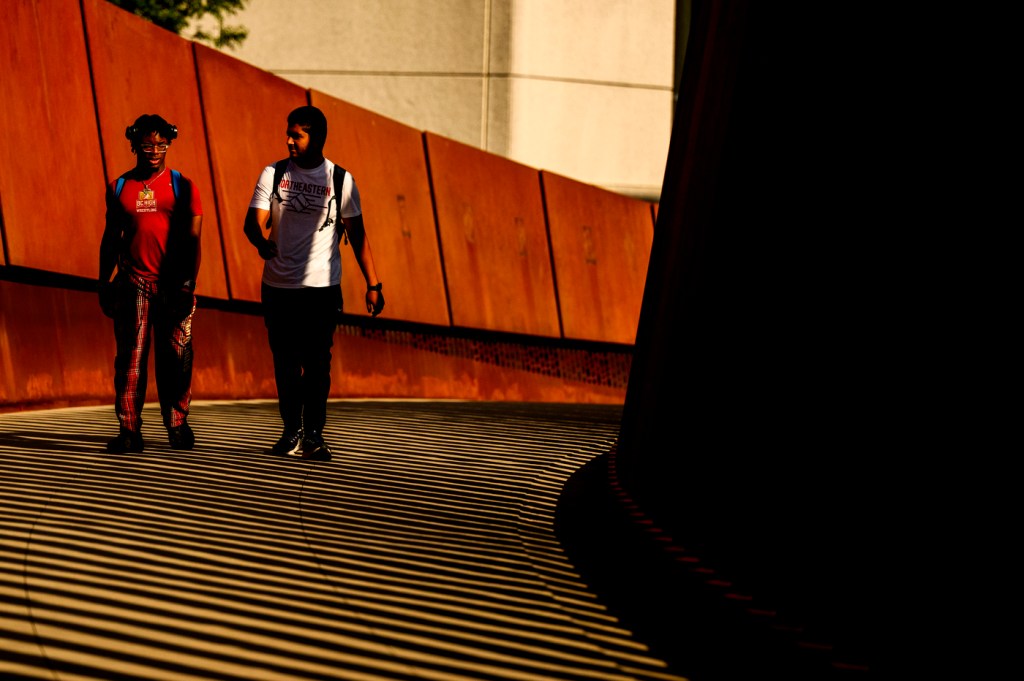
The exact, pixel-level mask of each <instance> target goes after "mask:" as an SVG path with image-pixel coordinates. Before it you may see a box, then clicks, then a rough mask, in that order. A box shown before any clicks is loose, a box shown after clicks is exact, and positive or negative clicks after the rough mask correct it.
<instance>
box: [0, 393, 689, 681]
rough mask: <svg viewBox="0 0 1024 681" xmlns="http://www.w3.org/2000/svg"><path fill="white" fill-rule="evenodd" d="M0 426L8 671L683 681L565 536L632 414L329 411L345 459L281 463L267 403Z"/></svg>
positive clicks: (1, 584) (461, 407) (96, 413)
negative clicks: (577, 492)
mask: <svg viewBox="0 0 1024 681" xmlns="http://www.w3.org/2000/svg"><path fill="white" fill-rule="evenodd" d="M144 418H145V420H146V421H145V425H144V426H143V434H144V436H145V437H146V441H147V448H146V451H145V452H144V453H142V454H131V455H111V454H107V453H106V452H105V451H104V444H105V443H106V441H107V439H109V438H110V437H111V436H112V435H113V434H114V433H115V432H116V430H117V427H116V421H115V418H114V414H113V408H112V407H110V406H106V407H89V408H76V409H60V410H51V411H39V412H22V413H12V414H0V481H2V487H0V490H2V491H0V650H2V653H3V654H2V655H0V677H2V678H4V679H8V678H14V679H19V678H24V679H61V680H65V681H66V680H69V679H111V678H124V679H353V680H362V679H367V680H370V679H418V680H423V679H453V680H455V679H533V680H537V681H551V680H557V679H623V680H625V679H678V678H680V677H677V676H672V675H671V674H668V673H667V672H666V671H665V665H664V664H663V663H662V661H660V660H658V659H656V658H654V657H653V656H652V655H651V654H649V652H648V650H647V648H646V647H645V646H644V645H643V644H642V643H640V642H638V641H637V640H636V638H635V636H634V635H633V634H632V633H631V632H630V631H628V630H626V629H625V628H624V627H623V626H622V625H621V624H620V622H618V621H617V620H616V619H615V618H614V617H613V616H611V615H610V614H609V612H608V611H607V610H606V609H605V607H603V606H602V603H601V602H600V601H599V599H598V598H597V597H596V596H595V595H594V594H593V593H592V592H591V591H589V590H588V587H587V585H586V584H585V583H583V581H582V579H581V578H580V577H579V576H578V575H577V573H576V572H575V571H574V568H573V566H572V565H571V564H570V563H569V562H568V561H567V559H566V557H565V555H564V553H563V550H562V547H561V546H560V545H559V543H558V541H557V539H556V537H555V534H554V528H553V523H554V517H553V514H554V510H555V505H556V502H557V499H558V495H559V493H560V491H561V489H562V485H563V484H564V482H565V481H566V479H567V478H568V477H569V476H570V475H572V473H573V472H574V471H576V470H577V469H579V468H580V467H581V466H582V465H583V464H585V463H586V462H588V461H590V460H591V459H593V458H594V457H595V456H598V455H600V454H602V453H604V452H606V451H608V449H609V448H610V447H611V446H612V445H613V444H614V442H615V438H616V437H617V435H618V428H619V421H620V418H621V407H618V406H609V405H530V404H510V403H491V402H488V403H469V402H415V401H414V402H394V401H332V402H331V404H330V410H329V417H328V427H327V429H326V436H327V441H328V442H329V443H330V444H331V445H332V447H333V450H334V459H333V460H332V461H330V462H325V463H308V462H303V461H299V460H297V459H282V458H277V457H273V456H270V455H266V454H264V453H263V451H262V450H263V449H264V448H265V447H267V446H269V445H270V444H271V443H272V442H273V441H274V440H275V439H276V438H277V436H278V435H279V432H280V420H279V418H278V415H277V405H276V402H273V401H257V402H210V403H201V402H197V403H195V404H194V405H193V414H192V416H191V418H190V423H192V425H193V428H194V429H195V431H196V435H197V445H196V448H195V450H193V451H190V452H177V451H172V450H170V449H169V448H168V445H167V441H166V437H165V433H164V430H163V427H162V426H161V424H160V417H159V414H158V412H157V411H156V409H155V407H147V409H146V413H145V415H144Z"/></svg>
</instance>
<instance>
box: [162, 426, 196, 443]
mask: <svg viewBox="0 0 1024 681" xmlns="http://www.w3.org/2000/svg"><path fill="white" fill-rule="evenodd" d="M167 441H168V442H170V443H171V449H192V448H193V447H195V446H196V434H195V433H193V432H192V427H191V426H189V425H188V423H182V424H181V425H180V426H175V427H174V428H168V429H167Z"/></svg>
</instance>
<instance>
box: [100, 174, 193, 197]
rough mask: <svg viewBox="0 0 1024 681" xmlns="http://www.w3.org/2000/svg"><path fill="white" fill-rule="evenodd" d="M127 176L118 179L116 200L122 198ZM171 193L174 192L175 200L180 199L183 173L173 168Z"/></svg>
mask: <svg viewBox="0 0 1024 681" xmlns="http://www.w3.org/2000/svg"><path fill="white" fill-rule="evenodd" d="M124 179H125V176H124V175H122V176H121V177H119V178H117V183H115V184H114V198H118V197H119V196H121V190H122V189H124ZM171 191H173V192H174V198H175V199H177V198H178V193H179V192H180V191H181V173H180V172H178V171H177V170H174V169H173V168H171Z"/></svg>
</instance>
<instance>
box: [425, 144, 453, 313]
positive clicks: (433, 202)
mask: <svg viewBox="0 0 1024 681" xmlns="http://www.w3.org/2000/svg"><path fill="white" fill-rule="evenodd" d="M420 140H421V141H422V142H423V160H424V161H425V162H426V164H427V188H428V189H430V210H431V212H433V214H434V239H436V241H437V256H438V259H439V260H440V261H441V280H442V282H443V283H444V302H445V306H446V307H447V308H448V326H455V317H453V316H452V294H451V291H450V288H449V286H448V271H447V270H446V269H445V266H444V244H443V243H442V241H441V221H440V220H439V219H438V217H437V193H436V192H435V191H434V170H433V168H431V167H430V147H429V145H428V144H427V133H425V132H421V133H420Z"/></svg>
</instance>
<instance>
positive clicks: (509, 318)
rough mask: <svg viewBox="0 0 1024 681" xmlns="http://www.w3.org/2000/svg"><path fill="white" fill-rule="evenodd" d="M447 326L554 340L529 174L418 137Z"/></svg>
mask: <svg viewBox="0 0 1024 681" xmlns="http://www.w3.org/2000/svg"><path fill="white" fill-rule="evenodd" d="M426 147H427V158H428V162H429V163H430V174H431V181H432V183H433V190H434V206H435V209H436V211H437V224H438V233H439V234H440V238H441V252H442V253H444V263H445V275H446V277H447V281H448V295H449V300H450V301H451V308H452V323H453V324H454V325H455V326H460V327H468V328H476V329H488V330H490V331H507V332H512V333H525V334H532V335H537V336H551V337H556V338H557V337H559V336H561V329H560V324H559V320H558V305H557V300H556V298H555V286H554V276H553V274H552V271H551V252H550V250H549V249H548V237H547V226H546V225H545V222H544V202H543V198H542V196H541V191H540V178H539V176H538V173H537V171H536V170H535V169H534V168H530V167H528V166H525V165H522V164H519V163H515V162H514V161H510V160H508V159H505V158H501V157H500V156H496V155H494V154H489V153H487V152H485V151H481V150H480V149H476V148H475V147H471V146H469V145H466V144H462V143H461V142H456V141H454V140H451V139H447V138H445V137H441V136H439V135H435V134H432V133H429V132H428V133H427V134H426Z"/></svg>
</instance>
